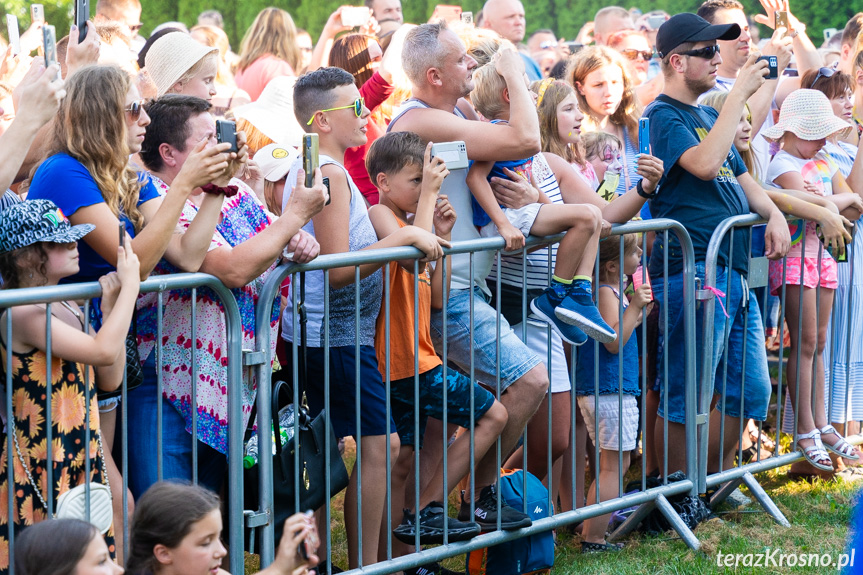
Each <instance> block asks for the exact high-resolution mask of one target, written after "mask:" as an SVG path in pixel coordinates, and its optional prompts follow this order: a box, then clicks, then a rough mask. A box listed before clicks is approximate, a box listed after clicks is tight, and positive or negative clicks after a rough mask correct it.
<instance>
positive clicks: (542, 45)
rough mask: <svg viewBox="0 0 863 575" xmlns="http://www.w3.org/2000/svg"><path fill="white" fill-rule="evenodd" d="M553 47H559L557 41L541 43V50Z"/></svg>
mask: <svg viewBox="0 0 863 575" xmlns="http://www.w3.org/2000/svg"><path fill="white" fill-rule="evenodd" d="M551 48H557V42H543V43H542V44H540V45H539V49H540V50H549V49H551Z"/></svg>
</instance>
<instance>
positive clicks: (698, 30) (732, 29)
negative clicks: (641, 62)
mask: <svg viewBox="0 0 863 575" xmlns="http://www.w3.org/2000/svg"><path fill="white" fill-rule="evenodd" d="M739 37H740V26H739V25H737V24H715V25H714V24H711V23H710V22H708V21H707V20H705V19H704V18H702V17H701V16H698V15H697V14H692V13H690V12H683V13H682V14H675V15H674V16H672V17H671V18H669V19H668V20H666V21H665V23H663V24H662V26H660V27H659V31H658V32H657V33H656V51H657V52H659V57H660V58H662V57H664V56H665V55H667V54H668V53H669V52H671V51H672V50H674V49H675V48H677V47H678V46H680V45H681V44H683V43H684V42H706V41H708V40H734V39H736V38H739Z"/></svg>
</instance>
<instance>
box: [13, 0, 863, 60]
mask: <svg viewBox="0 0 863 575" xmlns="http://www.w3.org/2000/svg"><path fill="white" fill-rule="evenodd" d="M445 1H447V2H448V3H453V4H455V3H459V4H461V6H462V7H463V8H464V10H470V11H473V12H474V14H476V13H477V12H479V10H480V9H481V8H482V5H483V3H484V0H464V1H462V2H454V1H453V0H445ZM523 1H524V5H525V6H524V8H525V12H526V16H527V31H528V34H530V32H532V31H533V30H536V29H539V28H551V29H552V30H554V31H555V32H556V33H557V35H558V36H563V37H565V38H567V39H572V38H573V37H574V36H575V35H576V33H577V32H578V30H579V29H580V28H581V26H582V24H584V23H585V22H586V21H587V20H590V19H592V18H593V15H594V14H595V13H596V11H597V10H599V9H600V8H602V7H603V6H607V5H609V4H610V3H611V2H610V1H609V0H526V1H525V0H523ZM741 1H742V2H743V5H744V6H745V7H746V9H747V13H748V14H751V15H755V14H758V13H760V12H761V11H762V10H761V6H760V4H759V2H758V0H741ZM91 2H92V6H91V11H92V12H95V5H96V0H91ZM342 3H343V2H342V1H340V0H314V1H313V0H233V1H230V0H229V1H221V2H216V1H214V0H142V4H143V7H144V12H143V15H142V16H141V20H142V22H143V24H144V28H143V29H142V30H141V33H142V34H143V35H145V36H146V35H149V32H150V31H151V30H152V29H153V28H155V27H156V26H157V25H159V24H160V23H162V22H167V21H172V20H179V21H181V22H184V23H185V24H186V25H188V26H192V25H194V24H195V22H196V20H197V17H198V14H200V13H201V12H203V11H204V10H210V9H213V8H215V9H218V10H219V11H220V12H221V13H222V15H223V16H224V19H225V31H226V32H227V33H228V36H229V37H230V38H231V44H232V45H233V46H234V49H235V50H237V49H239V45H240V40H242V37H243V34H244V33H245V31H246V29H247V28H248V26H249V25H250V24H251V23H252V20H254V18H255V15H256V14H257V13H258V12H259V11H260V10H261V9H263V8H266V7H267V6H278V7H279V8H283V9H285V10H287V11H288V12H289V13H290V14H291V16H293V18H294V21H295V22H296V24H297V26H298V27H300V28H305V29H306V30H308V31H309V32H311V34H312V36H313V37H315V38H316V37H317V35H318V34H319V33H320V31H321V29H322V28H323V26H324V23H325V22H326V21H327V17H328V16H329V15H330V14H331V13H332V12H333V11H334V10H335V9H336V8H337V7H338V6H340V5H341V4H342ZM356 3H357V4H359V2H358V1H357V2H356ZM42 4H43V5H44V6H45V15H46V18H47V20H48V23H49V24H54V25H55V26H56V27H57V37H58V39H59V38H60V37H62V36H64V35H65V34H66V33H67V31H68V29H69V25H70V24H71V21H72V0H43V2H42ZM436 4H438V2H436V1H434V0H402V7H403V10H404V15H405V21H406V22H424V21H426V20H427V19H428V17H429V16H430V15H431V13H432V11H433V10H434V7H435V5H436ZM621 5H623V6H625V7H626V8H629V7H631V6H638V7H639V8H641V10H643V11H645V12H648V11H650V10H665V11H666V12H668V13H669V14H676V13H678V12H685V11H690V12H694V11H695V10H696V9H697V8H698V0H641V1H640V2H638V1H635V2H633V1H631V0H630V1H628V2H621ZM29 6H30V3H29V2H27V1H25V0H0V18H2V16H3V15H5V14H7V13H9V14H15V15H16V16H18V20H19V23H20V27H21V30H22V31H23V30H25V29H26V28H27V26H29V24H30V11H29ZM858 9H863V5H859V4H858V5H856V6H855V3H853V2H839V1H837V0H807V1H806V2H801V1H798V2H795V3H792V5H791V10H792V12H793V13H794V14H795V15H796V16H797V17H798V18H799V19H800V20H801V21H803V22H805V23H806V24H807V26H808V28H807V33H808V34H809V36H810V37H811V38H812V40H813V42H814V43H815V45H816V46H819V45H821V42H822V41H823V31H824V29H825V28H837V29H839V30H841V29H842V28H843V27H844V26H845V23H846V22H847V21H848V19H849V18H850V17H851V16H853V15H854V14H855V13H856V11H857V10H858ZM3 21H5V18H4V19H3ZM762 28H763V27H762ZM767 32H768V31H767V30H766V29H762V37H764V35H765V34H767ZM3 36H4V37H5V28H4V29H3Z"/></svg>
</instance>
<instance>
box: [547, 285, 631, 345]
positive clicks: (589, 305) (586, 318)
mask: <svg viewBox="0 0 863 575" xmlns="http://www.w3.org/2000/svg"><path fill="white" fill-rule="evenodd" d="M554 314H555V315H556V316H557V318H558V319H559V320H560V321H563V322H565V323H568V324H570V325H574V326H576V327H577V328H579V329H581V331H583V332H584V333H586V334H587V335H588V336H590V337H592V338H593V339H595V340H596V341H598V342H600V343H611V342H613V341H615V340H616V339H617V333H615V331H614V330H613V329H611V326H610V325H608V324H607V323H605V320H604V319H602V316H601V315H600V313H599V310H598V309H596V305H594V303H593V298H592V297H591V295H590V284H589V283H588V282H587V281H586V280H581V281H577V282H572V287H570V288H569V291H568V292H567V294H566V297H565V298H563V301H562V302H560V304H558V306H557V307H556V308H554Z"/></svg>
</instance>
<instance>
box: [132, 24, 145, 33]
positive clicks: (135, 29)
mask: <svg viewBox="0 0 863 575" xmlns="http://www.w3.org/2000/svg"><path fill="white" fill-rule="evenodd" d="M143 27H144V25H143V24H132V25H131V26H129V30H130V31H131V32H132V34H137V32H138V30H140V29H141V28H143Z"/></svg>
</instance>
